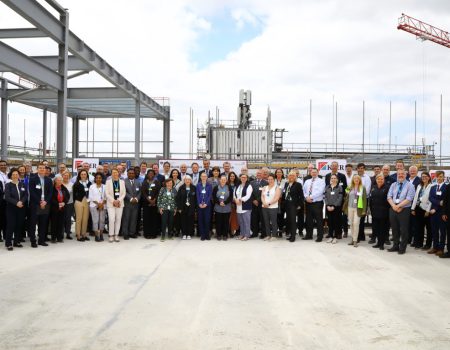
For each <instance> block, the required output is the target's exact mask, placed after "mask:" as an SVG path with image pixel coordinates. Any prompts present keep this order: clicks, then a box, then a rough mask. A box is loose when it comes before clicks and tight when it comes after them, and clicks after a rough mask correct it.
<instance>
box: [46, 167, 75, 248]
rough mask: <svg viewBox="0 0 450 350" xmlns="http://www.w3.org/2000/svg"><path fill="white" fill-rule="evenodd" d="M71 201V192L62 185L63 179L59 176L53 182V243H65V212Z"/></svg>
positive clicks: (51, 203)
mask: <svg viewBox="0 0 450 350" xmlns="http://www.w3.org/2000/svg"><path fill="white" fill-rule="evenodd" d="M69 199H70V194H69V191H68V190H67V188H66V187H65V186H63V185H62V177H61V176H59V175H57V176H56V177H55V179H54V180H53V192H52V200H51V202H50V220H51V229H52V243H56V242H60V243H62V242H63V237H64V211H65V206H66V204H67V202H68V201H69Z"/></svg>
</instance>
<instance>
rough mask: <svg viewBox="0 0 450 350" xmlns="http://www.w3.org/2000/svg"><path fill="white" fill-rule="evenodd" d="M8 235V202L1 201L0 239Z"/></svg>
mask: <svg viewBox="0 0 450 350" xmlns="http://www.w3.org/2000/svg"><path fill="white" fill-rule="evenodd" d="M5 233H6V202H5V201H4V200H3V198H2V199H1V202H0V238H1V237H2V234H3V236H5Z"/></svg>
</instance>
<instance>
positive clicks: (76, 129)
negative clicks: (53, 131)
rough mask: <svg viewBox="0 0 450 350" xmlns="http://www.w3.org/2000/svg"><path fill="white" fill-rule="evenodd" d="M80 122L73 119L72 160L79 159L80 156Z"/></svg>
mask: <svg viewBox="0 0 450 350" xmlns="http://www.w3.org/2000/svg"><path fill="white" fill-rule="evenodd" d="M79 130H80V120H79V119H78V118H72V158H77V157H78V154H79V147H78V140H79V136H80V134H79Z"/></svg>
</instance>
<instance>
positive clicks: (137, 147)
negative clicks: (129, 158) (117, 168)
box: [134, 100, 141, 164]
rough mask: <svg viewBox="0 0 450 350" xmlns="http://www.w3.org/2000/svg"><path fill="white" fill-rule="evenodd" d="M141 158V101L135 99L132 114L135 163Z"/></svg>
mask: <svg viewBox="0 0 450 350" xmlns="http://www.w3.org/2000/svg"><path fill="white" fill-rule="evenodd" d="M140 158H141V102H140V101H139V100H136V110H135V116H134V159H135V161H136V164H139V163H140Z"/></svg>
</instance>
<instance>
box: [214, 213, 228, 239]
mask: <svg viewBox="0 0 450 350" xmlns="http://www.w3.org/2000/svg"><path fill="white" fill-rule="evenodd" d="M229 231H230V213H218V212H216V235H217V238H219V237H227V236H228V232H229Z"/></svg>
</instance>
